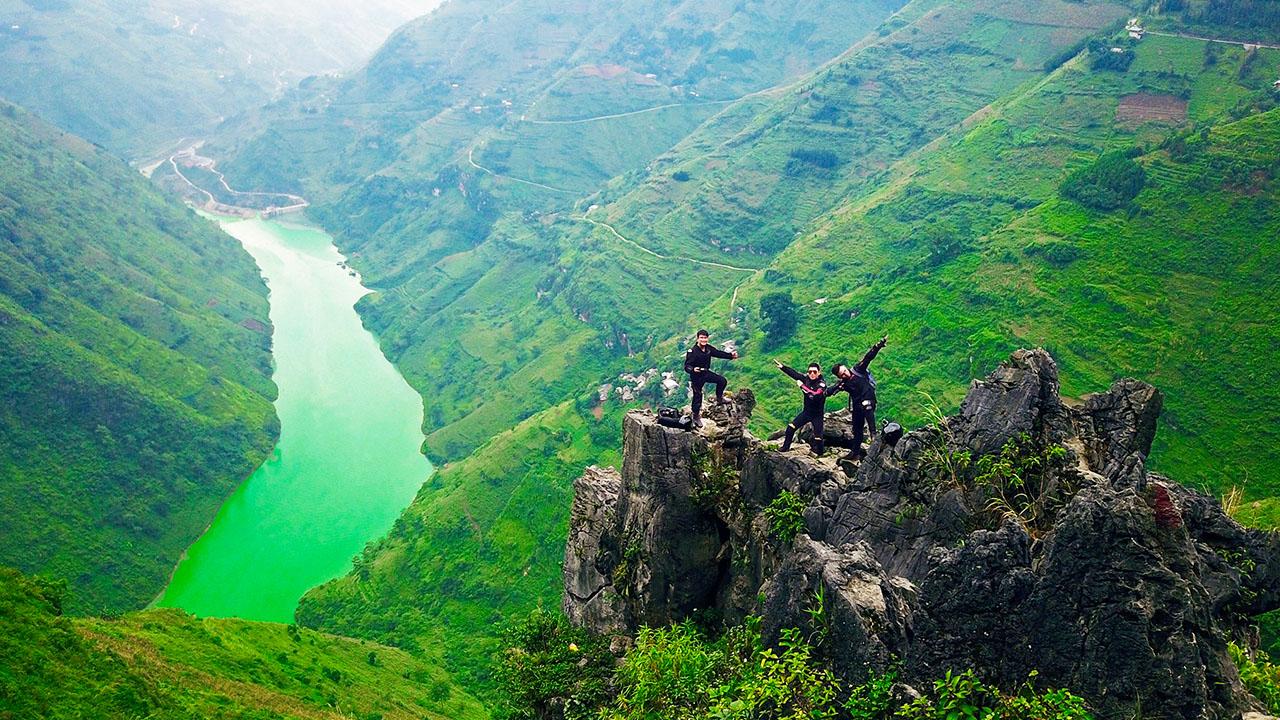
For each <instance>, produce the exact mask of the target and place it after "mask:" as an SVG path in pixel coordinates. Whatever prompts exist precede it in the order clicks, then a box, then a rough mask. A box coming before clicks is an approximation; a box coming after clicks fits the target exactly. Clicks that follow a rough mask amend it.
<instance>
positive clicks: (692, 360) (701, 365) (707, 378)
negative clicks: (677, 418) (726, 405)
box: [684, 330, 738, 427]
mask: <svg viewBox="0 0 1280 720" xmlns="http://www.w3.org/2000/svg"><path fill="white" fill-rule="evenodd" d="M709 338H710V334H709V333H708V332H707V331H706V330H699V331H698V340H697V342H696V344H694V346H693V347H691V348H689V352H687V353H685V354H684V371H685V372H687V373H689V384H690V385H691V386H693V424H694V425H695V426H697V427H702V386H703V385H705V384H707V383H711V384H713V385H715V386H716V402H717V403H722V402H724V401H725V399H724V388H725V386H726V385H728V384H729V381H728V380H726V379H725V378H724V376H723V375H717V374H716V373H713V372H711V359H712V358H722V359H724V360H737V359H738V353H736V352H731V353H730V352H725V351H724V350H720V349H717V348H716V347H715V346H713V345H710V344H708V342H707V340H708V339H709Z"/></svg>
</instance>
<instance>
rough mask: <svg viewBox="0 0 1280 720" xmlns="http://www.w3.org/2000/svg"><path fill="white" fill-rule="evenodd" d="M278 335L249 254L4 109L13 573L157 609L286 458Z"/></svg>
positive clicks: (0, 201)
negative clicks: (215, 524) (154, 603)
mask: <svg viewBox="0 0 1280 720" xmlns="http://www.w3.org/2000/svg"><path fill="white" fill-rule="evenodd" d="M270 337H271V327H270V323H269V320H268V319H267V299H266V287H265V286H264V284H263V282H262V279H261V278H260V277H259V276H258V273H257V269H256V268H255V267H254V265H253V262H252V260H251V259H250V258H249V256H248V255H247V254H246V253H244V252H243V250H241V248H240V247H239V245H238V244H237V243H236V242H235V241H234V240H232V239H231V238H229V237H227V236H225V235H223V234H222V233H220V232H218V231H217V230H216V229H215V228H214V227H213V226H212V225H211V224H210V223H208V222H206V221H203V220H201V219H200V218H198V217H196V216H195V215H194V214H193V213H192V212H191V211H189V210H187V209H186V208H184V207H182V206H181V205H179V204H177V203H176V202H174V201H171V200H167V199H165V198H162V197H161V196H159V195H158V194H157V193H156V192H155V190H153V189H152V188H151V187H150V186H149V184H148V183H147V182H146V180H145V179H143V178H142V177H140V176H139V175H138V174H137V173H136V172H134V171H132V170H130V169H129V168H128V167H127V166H125V165H124V164H123V163H122V162H120V161H118V160H115V159H113V158H111V157H110V156H108V155H107V154H106V153H104V152H103V151H101V150H98V149H95V148H93V147H92V146H90V145H88V144H87V143H85V142H84V141H82V140H78V139H76V138H74V137H72V136H70V135H66V134H64V133H61V132H59V131H56V130H54V129H52V128H50V127H48V126H47V125H44V124H43V123H41V122H39V121H38V120H36V119H35V118H33V117H32V116H30V115H29V114H27V113H26V112H25V111H23V110H21V109H18V108H16V107H15V106H12V105H7V104H0V387H3V388H4V403H3V404H2V405H0V563H2V564H7V565H12V566H17V567H19V568H22V569H24V570H26V571H39V572H43V573H48V574H50V575H51V576H54V577H59V578H64V579H66V580H67V581H68V582H70V583H71V586H72V588H73V590H74V592H73V594H72V597H73V600H71V601H70V602H71V608H70V609H71V610H74V611H85V610H91V609H92V610H97V609H114V610H120V609H129V608H137V607H140V606H141V605H143V604H145V603H146V602H147V601H148V600H150V599H151V598H152V597H154V596H155V595H156V593H158V592H159V591H160V589H161V588H162V587H163V585H164V582H165V579H166V577H167V576H168V572H169V570H170V569H171V568H172V567H173V564H174V563H175V562H176V561H177V558H178V556H179V555H180V554H181V553H182V551H183V550H184V549H186V547H187V546H188V545H189V544H190V543H191V542H192V541H193V540H194V539H195V538H196V537H197V536H198V534H199V533H200V532H201V531H202V530H203V529H204V527H206V526H207V524H208V522H209V520H210V519H211V518H212V517H213V514H214V511H215V510H216V509H217V507H218V505H219V503H220V502H221V501H222V499H223V498H224V497H226V495H227V494H228V493H230V491H231V490H232V488H234V487H235V485H236V484H237V483H238V482H239V481H240V480H241V479H243V478H244V477H246V476H247V475H248V474H249V472H250V471H252V469H253V468H254V467H255V466H256V465H257V464H258V462H260V461H261V460H262V458H263V457H265V456H266V454H267V452H268V451H269V450H270V448H271V444H272V442H273V441H274V439H275V436H276V434H277V432H278V428H277V423H276V419H275V413H274V410H273V409H272V406H271V399H272V398H274V396H275V386H274V384H272V382H271V379H270V374H271V360H270V354H269V350H270Z"/></svg>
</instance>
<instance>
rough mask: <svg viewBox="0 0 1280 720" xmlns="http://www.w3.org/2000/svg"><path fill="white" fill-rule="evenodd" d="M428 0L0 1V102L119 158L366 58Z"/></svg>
mask: <svg viewBox="0 0 1280 720" xmlns="http://www.w3.org/2000/svg"><path fill="white" fill-rule="evenodd" d="M435 4H436V3H435V0H373V1H372V2H363V3H359V4H357V5H354V6H352V5H350V4H349V3H338V2H333V1H327V0H321V1H320V2H305V3H304V2H299V1H298V0H291V1H286V2H275V3H268V4H262V3H251V2H246V1H245V0H232V1H230V2H220V3H207V2H200V1H199V0H148V1H147V2H125V1H122V0H11V1H10V2H6V3H3V4H0V65H3V66H4V67H5V72H4V74H3V75H0V97H5V98H7V99H9V100H12V101H13V102H16V103H18V104H20V105H23V106H25V107H28V108H31V109H32V110H34V111H35V112H37V113H39V114H40V115H41V116H43V117H45V118H47V119H48V120H50V121H51V122H53V123H55V124H57V125H58V126H60V127H62V128H63V129H65V130H69V131H71V132H73V133H75V134H77V135H80V136H82V137H85V138H88V139H89V140H91V141H93V142H96V143H99V144H102V145H105V146H106V147H108V148H110V149H111V150H113V151H114V152H116V153H118V154H121V155H124V156H137V155H142V154H147V153H149V152H151V151H157V150H159V149H160V148H161V146H163V145H166V144H168V143H171V142H176V141H177V140H178V139H179V138H181V137H183V136H192V135H197V134H198V133H200V132H203V131H207V130H208V129H209V128H211V127H212V126H213V125H215V124H217V123H218V122H220V121H221V119H222V118H223V117H224V116H227V115H231V114H233V113H236V112H239V111H242V110H246V109H248V108H250V107H254V106H256V105H258V104H261V103H263V102H266V101H267V100H269V99H270V98H271V97H272V96H273V95H275V94H276V93H277V92H279V91H280V90H281V89H282V88H283V87H285V86H286V85H287V84H289V83H294V82H297V81H298V80H300V79H301V78H303V77H305V76H307V75H312V74H316V73H322V72H333V71H339V70H345V69H346V68H348V67H351V66H354V65H357V64H359V63H362V62H363V61H364V60H365V59H366V58H368V57H369V56H370V55H371V54H372V53H373V51H374V50H375V49H376V48H377V47H378V45H379V44H381V43H382V41H383V40H384V39H385V38H386V36H387V35H388V34H390V32H391V31H392V30H393V29H394V28H395V27H396V26H397V25H399V24H400V23H402V22H404V21H406V20H408V19H410V18H412V17H414V16H416V15H419V14H422V13H425V12H427V11H428V10H430V9H431V8H432V7H433V6H434V5H435Z"/></svg>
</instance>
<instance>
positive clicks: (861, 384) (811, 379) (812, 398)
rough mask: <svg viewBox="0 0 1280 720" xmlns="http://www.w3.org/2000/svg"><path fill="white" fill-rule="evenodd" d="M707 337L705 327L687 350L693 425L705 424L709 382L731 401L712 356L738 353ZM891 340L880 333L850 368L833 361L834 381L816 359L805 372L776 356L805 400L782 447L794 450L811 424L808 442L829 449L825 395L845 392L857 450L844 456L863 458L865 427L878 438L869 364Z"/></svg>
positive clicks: (718, 400)
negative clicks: (794, 443) (825, 439)
mask: <svg viewBox="0 0 1280 720" xmlns="http://www.w3.org/2000/svg"><path fill="white" fill-rule="evenodd" d="M709 340H710V334H709V333H708V332H707V331H706V330H699V331H698V335H697V341H696V342H695V343H694V346H693V347H692V348H690V349H689V351H688V352H687V353H685V355H684V371H685V372H686V373H688V374H689V384H690V386H691V387H692V389H693V406H692V409H693V425H694V426H695V427H702V392H703V387H704V386H705V385H707V384H711V385H714V386H715V389H716V398H715V402H716V403H717V404H721V403H725V402H728V401H727V400H725V397H724V389H725V386H726V385H728V382H729V381H728V380H726V379H725V377H724V376H723V375H719V374H717V373H715V372H712V370H711V361H712V360H713V359H715V358H720V359H722V360H736V359H737V358H738V353H737V352H736V351H731V352H726V351H724V350H721V349H719V348H717V347H715V346H713V345H711V344H710V342H708V341H709ZM887 342H888V338H887V337H882V338H880V340H879V341H878V342H877V343H876V344H875V345H872V346H871V349H870V350H868V351H867V352H866V354H865V355H863V356H862V360H860V361H859V362H858V364H857V365H854V366H852V367H850V366H848V365H846V364H844V363H836V364H835V365H833V366H831V374H832V375H834V376H835V377H836V382H835V383H834V384H832V385H828V384H827V382H826V380H825V379H824V378H823V377H822V366H821V365H819V364H818V363H816V362H815V363H809V367H808V369H807V370H806V372H803V373H801V372H800V371H798V370H795V369H794V368H790V367H787V366H786V365H784V364H782V362H780V361H778V360H774V361H773V364H774V365H777V366H778V369H779V370H781V371H782V372H784V373H786V375H787V376H788V377H790V378H791V379H793V380H795V381H796V385H797V386H798V387H799V388H800V392H801V394H802V398H803V402H804V405H803V408H802V409H801V410H800V414H799V415H796V416H795V418H793V419H792V420H791V422H790V423H788V424H787V429H786V434H785V435H784V437H783V441H782V451H783V452H786V451H788V450H790V449H791V442H792V440H794V439H795V436H796V433H797V432H799V430H800V428H802V427H804V426H805V425H806V424H808V425H810V426H811V427H812V430H813V441H812V442H810V443H809V447H810V448H811V449H812V450H813V452H814V454H816V455H822V454H823V452H824V450H825V446H824V443H823V439H822V431H823V426H822V425H823V418H824V416H825V414H826V405H827V398H829V397H831V396H833V395H837V394H839V393H841V392H844V393H848V395H849V414H850V416H851V417H850V419H851V421H852V423H853V449H852V450H851V451H850V452H849V454H848V455H847V456H846V457H847V458H848V459H852V460H856V459H860V458H861V457H862V455H863V450H862V438H863V430H864V429H865V430H866V437H867V440H868V442H869V441H870V440H872V439H873V438H874V437H875V432H876V382H875V379H874V378H873V377H872V375H871V371H870V369H869V368H870V366H871V361H872V360H875V358H876V355H877V354H879V352H880V351H881V350H882V349H884V346H885V344H886V343H887Z"/></svg>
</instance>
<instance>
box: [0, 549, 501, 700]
mask: <svg viewBox="0 0 1280 720" xmlns="http://www.w3.org/2000/svg"><path fill="white" fill-rule="evenodd" d="M64 593H65V587H64V586H63V585H62V584H61V583H53V582H50V581H47V580H42V579H39V578H28V577H24V576H22V575H20V574H18V573H17V572H15V571H13V570H10V569H7V568H0V657H3V658H4V662H3V663H0V717H4V718H37V717H38V718H48V719H49V720H55V719H62V718H83V717H93V718H140V717H147V718H155V719H157V720H160V719H166V718H173V719H174V720H186V719H187V718H192V717H201V718H261V719H262V720H267V719H268V718H286V717H288V718H294V717H306V718H335V719H336V718H351V717H359V718H385V719H386V720H391V719H392V718H433V719H434V718H441V719H443V718H449V719H450V720H463V719H468V718H483V717H485V716H486V715H485V713H484V712H483V710H482V709H481V708H480V706H479V705H478V704H477V703H476V701H475V700H474V699H472V698H471V697H469V696H467V695H466V694H464V693H463V692H461V691H459V690H458V689H457V688H456V687H455V686H453V684H452V682H451V681H450V678H449V677H448V676H447V675H445V674H443V673H442V672H440V671H439V670H438V669H435V668H432V667H430V666H428V665H427V664H425V663H423V662H422V661H421V660H418V659H415V658H414V657H413V656H411V655H408V654H407V653H405V652H403V651H400V650H396V649H394V648H389V647H385V646H382V645H377V644H374V643H370V642H366V641H358V640H348V639H345V638H336V637H333V636H331V635H323V634H320V633H317V632H313V631H311V630H302V629H299V628H297V627H294V626H291V625H290V626H285V625H276V624H271V623H250V622H243V621H239V620H199V619H196V618H193V617H191V616H190V615H187V614H185V613H183V612H181V611H177V610H148V611H144V612H139V613H133V614H130V615H126V616H123V617H120V618H115V619H109V620H108V619H99V618H77V619H72V618H69V617H66V616H64V615H63V614H62V608H63V605H64V604H66V597H65V594H64Z"/></svg>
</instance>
